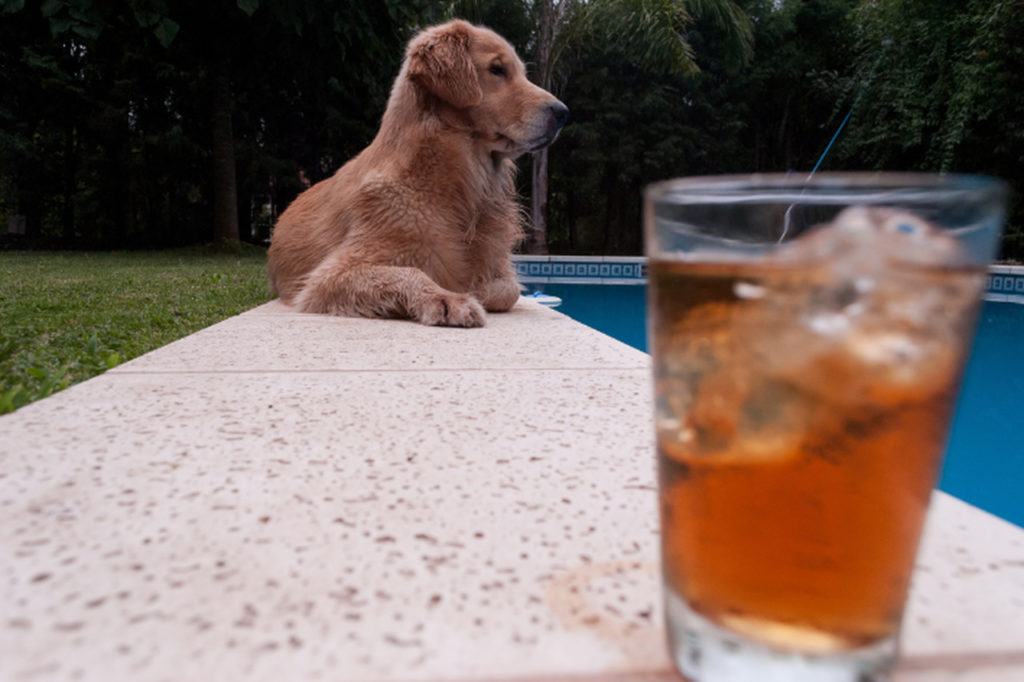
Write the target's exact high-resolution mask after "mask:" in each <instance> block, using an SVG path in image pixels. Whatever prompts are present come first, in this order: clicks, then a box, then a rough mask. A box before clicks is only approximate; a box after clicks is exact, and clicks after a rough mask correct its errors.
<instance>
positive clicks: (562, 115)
mask: <svg viewBox="0 0 1024 682" xmlns="http://www.w3.org/2000/svg"><path fill="white" fill-rule="evenodd" d="M548 109H549V110H550V111H551V116H552V118H553V119H554V120H555V129H556V130H557V129H561V127H562V126H564V125H565V122H566V121H568V120H569V107H567V106H565V105H564V104H562V103H561V102H554V103H552V104H550V105H548Z"/></svg>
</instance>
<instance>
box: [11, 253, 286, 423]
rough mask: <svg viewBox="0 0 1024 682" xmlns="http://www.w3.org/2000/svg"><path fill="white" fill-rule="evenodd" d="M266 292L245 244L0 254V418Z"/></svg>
mask: <svg viewBox="0 0 1024 682" xmlns="http://www.w3.org/2000/svg"><path fill="white" fill-rule="evenodd" d="M270 298H271V296H270V293H269V291H268V288H267V279H266V253H265V251H264V250H263V249H260V248H257V247H250V246H246V245H243V246H240V247H238V248H237V249H235V250H233V251H231V252H229V253H225V252H218V251H214V250H210V249H203V248H198V247H197V248H191V249H179V250H173V251H160V252H156V251H146V252H115V253H93V252H86V253H72V252H55V253H54V252H0V414H4V413H7V412H11V411H12V410H15V409H17V408H19V407H21V406H22V405H25V404H26V403H29V402H31V401H33V400H38V399H39V398H45V397H46V396H48V395H50V394H52V393H54V392H55V391H59V390H61V389H63V388H66V387H67V386H70V385H72V384H74V383H77V382H79V381H83V380H85V379H88V378H89V377H92V376H95V375H97V374H101V373H102V372H105V371H106V370H107V369H109V368H111V367H113V366H115V365H117V364H120V363H122V362H124V361H126V360H130V359H132V358H134V357H136V356H138V355H141V354H143V353H146V352H147V351H150V350H153V349H154V348H158V347H160V346H162V345H164V344H166V343H169V342H171V341H174V340H175V339H178V338H181V337H183V336H186V335H188V334H191V333H192V332H194V331H197V330H199V329H202V328H203V327H206V326H209V325H211V324H213V323H214V322H217V321H219V320H222V319H224V318H226V317H229V316H231V315H235V314H237V313H240V312H242V311H245V310H248V309H249V308H252V307H254V306H257V305H259V304H260V303H263V302H265V301H268V300H269V299H270Z"/></svg>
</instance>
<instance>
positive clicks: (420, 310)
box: [295, 252, 486, 327]
mask: <svg viewBox="0 0 1024 682" xmlns="http://www.w3.org/2000/svg"><path fill="white" fill-rule="evenodd" d="M295 306H296V307H297V308H298V309H299V310H302V311H304V312H309V313H326V314H329V315H347V316H354V317H404V318H411V319H414V320H416V321H418V322H421V323H423V324H429V325H441V326H446V327H482V326H483V324H484V319H485V318H486V314H485V313H484V308H483V307H482V306H481V305H480V303H479V302H478V301H477V300H476V299H475V298H473V297H472V296H471V295H469V294H458V293H455V292H453V291H448V290H447V289H444V288H442V287H441V286H440V285H439V284H438V283H437V282H435V281H434V280H432V279H430V278H429V277H427V275H426V274H425V273H424V272H423V271H422V270H420V269H419V268H414V267H405V266H397V265H369V264H365V263H353V262H351V260H350V259H348V258H347V257H346V256H345V255H344V253H343V252H339V253H335V254H331V255H330V256H328V257H327V258H326V259H324V261H323V262H322V263H321V264H320V265H319V266H317V268H316V269H315V270H313V272H311V273H310V274H309V275H308V276H307V277H306V278H305V280H304V282H303V285H302V289H301V291H299V294H298V295H297V296H296V297H295Z"/></svg>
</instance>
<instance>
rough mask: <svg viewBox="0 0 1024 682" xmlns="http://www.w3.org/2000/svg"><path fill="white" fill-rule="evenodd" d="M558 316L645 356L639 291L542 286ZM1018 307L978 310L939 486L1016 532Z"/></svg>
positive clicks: (1022, 374)
mask: <svg viewBox="0 0 1024 682" xmlns="http://www.w3.org/2000/svg"><path fill="white" fill-rule="evenodd" d="M536 288H538V289H540V290H541V291H543V292H544V293H545V294H549V295H552V296H558V297H559V298H561V299H562V301H563V303H562V305H561V306H559V307H558V310H559V311H561V312H563V313H565V314H566V315H569V316H570V317H572V318H574V319H576V320H578V321H580V322H582V323H583V324H586V325H587V326H590V327H593V328H594V329H597V330H598V331H601V332H604V333H605V334H608V335H609V336H612V337H614V338H616V339H619V340H620V341H623V342H624V343H628V344H629V345H631V346H633V347H634V348H639V349H640V350H643V351H646V350H647V325H646V316H647V301H646V296H647V287H646V286H643V285H600V284H554V283H552V284H543V285H537V287H536ZM1022 341H1024V305H1020V304H1015V303H994V302H986V303H985V306H984V308H983V309H982V313H981V320H980V324H979V327H978V334H977V337H976V339H975V342H974V349H973V352H972V354H971V359H970V361H969V363H968V365H967V374H966V376H965V378H964V385H963V390H962V392H961V395H960V403H959V405H958V406H957V411H956V417H955V419H954V421H953V428H952V432H951V434H950V440H949V449H948V451H947V454H946V462H945V466H944V469H943V473H942V478H941V480H940V481H939V487H940V488H941V489H942V490H944V491H945V492H947V493H949V494H951V495H954V496H956V497H959V498H960V499H962V500H965V501H966V502H969V503H971V504H973V505H975V506H977V507H980V508H982V509H984V510H986V511H988V512H991V513H993V514H995V515H997V516H1000V517H1002V518H1004V519H1007V520H1008V521H1011V522H1013V523H1015V524H1017V525H1018V526H1022V527H1024V429H1021V425H1022V424H1024V363H1022V361H1021V357H1022V350H1024V344H1022V343H1021V342H1022Z"/></svg>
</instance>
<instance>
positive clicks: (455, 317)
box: [419, 294, 487, 327]
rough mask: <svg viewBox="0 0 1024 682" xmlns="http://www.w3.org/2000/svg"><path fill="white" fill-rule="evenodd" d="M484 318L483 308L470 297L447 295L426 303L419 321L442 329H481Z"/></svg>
mask: <svg viewBox="0 0 1024 682" xmlns="http://www.w3.org/2000/svg"><path fill="white" fill-rule="evenodd" d="M486 317H487V315H486V313H485V312H484V308H483V306H482V305H480V303H479V302H478V301H477V300H476V299H475V298H473V297H472V296H469V295H466V294H449V295H442V296H438V297H437V298H435V299H433V300H431V301H428V302H427V303H426V304H425V305H424V306H423V310H422V311H421V312H420V315H419V321H420V322H422V323H423V324H429V325H434V326H442V327H482V326H484V320H485V319H486Z"/></svg>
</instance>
